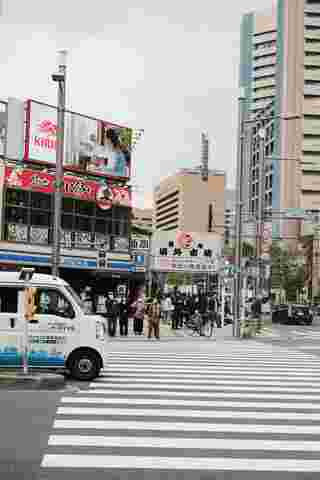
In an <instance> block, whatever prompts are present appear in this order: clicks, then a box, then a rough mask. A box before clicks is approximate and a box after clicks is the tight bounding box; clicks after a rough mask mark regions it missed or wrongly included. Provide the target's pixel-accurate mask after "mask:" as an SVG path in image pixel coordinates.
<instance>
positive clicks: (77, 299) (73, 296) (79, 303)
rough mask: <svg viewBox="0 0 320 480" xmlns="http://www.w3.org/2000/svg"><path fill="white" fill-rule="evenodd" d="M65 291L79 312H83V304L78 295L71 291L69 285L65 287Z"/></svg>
mask: <svg viewBox="0 0 320 480" xmlns="http://www.w3.org/2000/svg"><path fill="white" fill-rule="evenodd" d="M65 287H66V289H67V291H68V292H69V293H70V295H71V296H72V298H73V299H74V301H75V302H76V303H77V305H78V306H79V307H80V308H81V310H84V307H83V303H82V300H81V298H80V297H79V295H78V294H77V293H76V292H75V291H74V290H73V288H72V287H71V286H70V285H65Z"/></svg>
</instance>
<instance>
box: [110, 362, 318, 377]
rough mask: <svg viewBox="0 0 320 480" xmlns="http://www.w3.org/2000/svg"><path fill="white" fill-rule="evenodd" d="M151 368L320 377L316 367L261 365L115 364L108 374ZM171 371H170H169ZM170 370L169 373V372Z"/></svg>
mask: <svg viewBox="0 0 320 480" xmlns="http://www.w3.org/2000/svg"><path fill="white" fill-rule="evenodd" d="M150 368H152V373H153V374H158V373H159V374H161V375H166V376H167V375H171V376H172V375H176V374H179V375H180V373H183V374H186V369H187V374H189V373H191V374H197V375H207V376H210V375H212V374H220V373H223V374H224V373H238V372H239V373H246V374H248V375H253V374H262V375H274V374H276V375H286V376H290V375H294V376H306V375H307V376H312V377H320V370H318V371H317V372H315V367H314V366H313V365H312V366H310V368H300V365H299V366H298V365H297V366H296V368H295V369H292V370H290V371H289V372H288V369H287V368H285V367H283V368H280V367H264V366H262V365H261V367H260V368H259V366H257V367H249V366H247V365H241V366H233V365H231V366H226V365H219V366H214V367H209V366H203V367H184V368H183V367H180V366H179V367H178V366H175V367H174V366H169V365H168V366H165V367H164V366H163V365H159V366H156V365H148V364H145V365H137V364H135V363H132V362H131V363H130V364H128V365H121V366H119V364H117V363H114V364H109V367H108V368H107V370H106V371H107V372H108V371H109V372H111V373H117V372H124V373H126V374H128V375H129V374H130V375H132V374H133V373H137V374H141V373H142V374H143V375H145V374H147V373H148V372H150ZM169 369H170V370H169ZM168 370H169V371H168Z"/></svg>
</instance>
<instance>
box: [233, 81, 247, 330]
mask: <svg viewBox="0 0 320 480" xmlns="http://www.w3.org/2000/svg"><path fill="white" fill-rule="evenodd" d="M238 101H239V126H238V128H239V134H238V151H237V179H236V182H237V183H236V185H237V188H236V194H237V201H236V225H235V226H236V255H235V266H236V272H235V281H234V322H233V335H234V336H235V337H240V311H241V309H240V302H241V278H242V277H241V254H242V206H243V205H242V201H243V198H242V196H243V195H242V188H243V167H244V165H243V164H244V158H243V157H244V155H243V149H244V135H245V132H244V114H245V110H244V106H245V92H244V89H241V90H240V95H239V99H238Z"/></svg>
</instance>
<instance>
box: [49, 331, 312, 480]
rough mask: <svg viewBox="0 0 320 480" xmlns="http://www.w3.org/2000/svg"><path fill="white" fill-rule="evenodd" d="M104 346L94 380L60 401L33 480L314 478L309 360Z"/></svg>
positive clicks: (259, 352)
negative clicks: (229, 475)
mask: <svg viewBox="0 0 320 480" xmlns="http://www.w3.org/2000/svg"><path fill="white" fill-rule="evenodd" d="M111 348H112V350H111V352H110V355H109V358H108V365H107V368H106V369H105V371H104V372H103V374H102V375H101V376H100V377H99V378H98V379H97V380H96V381H94V382H92V383H90V384H89V386H88V388H85V387H84V388H83V389H81V390H80V391H79V392H78V393H73V394H70V393H69V394H66V393H65V394H64V395H63V396H62V398H61V401H60V404H59V406H58V408H57V414H56V418H55V420H54V423H53V431H52V434H51V435H50V437H49V441H48V448H47V450H46V452H45V454H44V457H43V461H42V473H43V478H46V479H48V480H51V479H52V480H53V479H57V480H58V479H59V478H61V472H64V473H66V472H69V473H70V475H71V474H74V475H75V476H74V477H72V478H79V480H82V478H87V476H88V475H90V477H91V479H92V480H95V478H98V477H95V475H99V474H100V473H101V472H104V474H106V475H108V474H110V478H113V475H114V478H118V479H121V480H122V479H123V480H124V479H127V478H128V476H130V475H132V473H133V472H137V473H138V474H139V472H140V476H139V475H138V476H137V478H148V479H150V480H152V479H153V478H154V479H155V478H157V479H158V478H159V476H157V477H154V476H153V475H156V474H157V472H158V473H159V472H164V473H163V478H166V479H173V478H176V477H175V476H174V475H175V474H176V473H177V472H180V473H181V474H183V477H184V478H190V479H191V478H200V477H201V475H203V472H206V471H207V472H211V474H212V478H214V472H234V474H235V476H236V474H239V473H246V474H247V475H249V474H250V473H252V474H253V475H254V474H255V475H259V474H260V475H261V474H262V473H263V474H265V473H268V476H267V477H266V478H268V479H270V480H276V479H277V480H278V478H280V475H279V474H281V472H289V473H292V474H293V475H294V478H296V479H298V478H300V477H298V474H308V473H310V474H312V473H316V474H319V473H320V402H319V400H320V363H319V359H317V357H315V356H313V355H311V354H310V353H305V352H296V351H293V350H289V349H284V348H280V347H275V346H270V345H265V344H259V343H253V342H248V343H245V342H221V343H219V342H218V343H215V344H214V345H213V343H208V342H206V341H205V340H203V341H201V340H200V341H199V343H191V342H188V341H186V342H181V343H179V345H173V344H168V343H162V344H161V343H159V344H156V343H153V344H149V343H144V342H141V343H136V344H135V345H128V344H124V343H123V344H120V343H115V344H113V345H111ZM146 471H147V472H148V474H147V475H146ZM201 472H202V473H201ZM189 474H191V476H190V477H188V475H189ZM81 475H83V477H82V476H81ZM115 475H117V476H116V477H115ZM68 478H69V477H68ZM70 478H71V477H70ZM100 478H102V477H100V476H99V479H100ZM208 478H209V477H208ZM241 478H242V477H241ZM248 478H249V477H248ZM250 478H258V477H254V476H253V477H250ZM302 478H304V477H302V476H301V479H302Z"/></svg>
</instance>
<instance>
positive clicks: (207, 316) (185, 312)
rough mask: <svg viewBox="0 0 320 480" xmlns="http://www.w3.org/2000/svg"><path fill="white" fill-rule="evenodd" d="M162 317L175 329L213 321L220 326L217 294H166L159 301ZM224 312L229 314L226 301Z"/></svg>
mask: <svg viewBox="0 0 320 480" xmlns="http://www.w3.org/2000/svg"><path fill="white" fill-rule="evenodd" d="M161 310H162V318H163V319H164V321H165V322H167V323H171V328H172V329H173V330H177V329H179V328H183V327H185V326H188V324H190V323H200V327H199V328H200V330H201V326H203V325H204V324H205V323H206V322H208V321H211V322H215V323H216V326H217V327H219V326H221V303H220V301H219V299H218V295H216V294H213V295H206V294H199V295H186V294H179V293H176V294H174V295H172V296H171V295H167V296H165V297H164V298H163V299H162V301H161ZM224 314H225V315H230V314H231V309H230V305H229V303H228V302H225V304H224Z"/></svg>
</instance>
